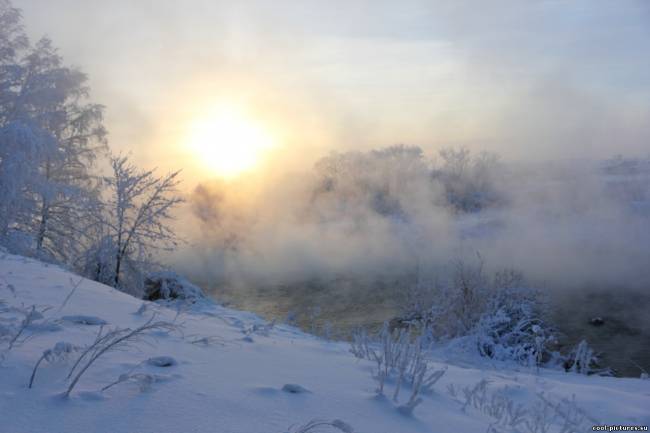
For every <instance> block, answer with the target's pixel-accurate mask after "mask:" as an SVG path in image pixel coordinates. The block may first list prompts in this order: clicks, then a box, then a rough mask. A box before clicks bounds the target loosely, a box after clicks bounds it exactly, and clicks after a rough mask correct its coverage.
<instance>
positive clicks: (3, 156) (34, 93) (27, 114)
mask: <svg viewBox="0 0 650 433" xmlns="http://www.w3.org/2000/svg"><path fill="white" fill-rule="evenodd" d="M86 81H87V78H86V76H85V75H84V74H83V73H82V72H80V71H78V70H77V69H74V68H69V67H67V66H65V65H64V64H63V60H62V58H61V56H60V55H59V54H58V53H57V50H56V49H55V48H54V47H53V46H52V43H51V41H50V40H49V39H47V38H43V39H41V40H39V41H38V42H37V43H36V44H35V45H33V46H30V44H29V42H28V40H27V38H26V37H25V35H24V33H23V29H22V23H21V16H20V11H19V10H18V9H16V8H13V7H12V6H11V3H10V2H9V1H8V0H0V132H1V134H0V139H1V140H2V141H0V179H1V180H2V186H3V188H2V191H0V194H2V195H1V196H0V197H1V198H3V199H6V200H2V202H3V205H1V206H2V209H0V231H2V234H4V236H5V237H6V235H7V234H8V231H9V229H10V228H11V229H14V231H16V232H20V233H22V234H24V235H26V236H27V237H28V238H30V239H31V244H32V245H31V248H32V249H33V250H34V252H35V253H36V254H37V255H39V256H45V257H48V258H51V259H55V260H57V261H60V262H68V263H69V262H71V261H72V260H73V259H74V258H75V257H77V256H78V255H79V254H80V250H81V248H82V246H83V243H84V240H85V238H86V236H85V234H86V228H87V227H84V226H83V225H82V224H80V223H81V222H83V221H88V220H89V219H88V218H85V217H84V215H85V214H86V213H87V212H88V211H89V210H90V209H93V208H96V204H97V200H96V199H97V195H98V191H97V186H98V182H97V180H96V179H95V178H94V177H93V176H92V175H91V173H90V170H91V168H92V165H93V161H94V160H95V158H96V157H97V155H98V152H99V151H100V150H101V149H103V148H104V146H105V135H106V130H105V129H104V127H103V125H102V111H103V108H102V107H101V106H100V105H96V104H91V103H89V102H88V101H87V99H88V87H87V86H86Z"/></svg>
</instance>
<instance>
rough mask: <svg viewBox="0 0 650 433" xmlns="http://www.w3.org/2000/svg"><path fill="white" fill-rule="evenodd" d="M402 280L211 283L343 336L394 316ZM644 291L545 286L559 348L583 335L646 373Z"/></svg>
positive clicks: (251, 303) (649, 332) (230, 298)
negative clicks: (548, 288)
mask: <svg viewBox="0 0 650 433" xmlns="http://www.w3.org/2000/svg"><path fill="white" fill-rule="evenodd" d="M407 284H408V283H405V282H404V281H400V280H395V281H385V280H384V281H366V282H363V281H359V280H349V279H343V278H341V279H337V280H334V281H328V282H319V281H312V282H308V283H301V284H294V285H276V286H269V287H263V288H256V289H254V290H251V289H243V288H238V289H234V288H225V287H222V288H215V289H214V290H213V295H214V297H215V298H217V299H218V300H219V301H220V302H225V303H228V304H230V305H232V306H233V307H235V308H240V309H245V310H249V311H254V312H256V313H258V314H260V315H262V316H264V317H266V318H267V319H277V320H280V321H283V320H285V318H286V317H287V316H288V315H289V314H290V313H293V314H292V315H294V316H295V317H296V322H297V324H298V325H299V326H301V327H302V328H304V329H306V330H308V331H316V332H320V333H322V332H324V330H325V329H326V328H328V329H329V328H330V327H331V329H332V332H331V334H330V335H332V336H334V337H342V338H343V337H345V336H346V335H348V334H349V331H350V330H352V329H354V328H355V327H359V326H364V327H373V328H374V327H378V326H379V325H381V324H382V323H383V322H384V321H387V320H390V319H391V318H393V317H395V316H396V315H398V314H399V312H400V308H399V305H400V299H399V297H398V296H397V297H396V295H395V294H396V293H405V292H406V287H400V286H406V285H407ZM204 287H205V286H204ZM648 292H649V291H646V292H644V291H639V290H636V291H633V290H622V289H620V288H619V289H583V290H570V291H568V290H567V291H560V290H553V291H551V295H550V296H549V304H550V311H551V320H552V322H553V323H554V324H555V325H556V326H557V327H558V328H559V330H560V332H561V334H562V337H561V338H560V342H561V343H562V346H563V350H569V349H570V348H571V347H573V346H574V345H575V344H577V343H578V342H579V341H580V340H583V339H585V340H587V342H588V343H589V345H590V346H591V347H592V348H593V349H594V350H595V351H596V352H598V353H599V354H600V358H601V361H602V362H601V363H602V365H603V366H605V367H610V368H612V369H613V370H614V371H615V374H616V375H617V376H626V377H639V375H640V374H641V372H642V370H641V369H640V368H639V366H640V367H641V368H643V369H644V370H646V371H649V372H650V314H649V311H650V293H648ZM315 307H317V310H314V308H315ZM596 317H600V318H602V319H603V324H602V325H601V326H594V325H592V324H591V320H592V319H593V318H596ZM326 324H327V325H326ZM328 332H329V331H328ZM637 364H638V365H639V366H637Z"/></svg>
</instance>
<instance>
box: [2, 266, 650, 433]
mask: <svg viewBox="0 0 650 433" xmlns="http://www.w3.org/2000/svg"><path fill="white" fill-rule="evenodd" d="M78 281H80V279H79V277H77V276H74V275H72V274H70V273H68V272H66V271H64V270H62V269H60V268H58V267H54V266H48V265H45V264H42V263H39V262H36V261H33V260H28V259H25V258H22V257H18V256H11V255H3V256H1V257H0V300H2V301H4V305H0V327H3V329H5V330H10V329H15V328H16V327H17V326H18V325H19V321H20V320H22V317H23V316H21V313H20V312H19V310H21V309H23V310H24V309H25V308H27V309H29V308H30V307H31V305H36V307H37V309H40V310H42V309H44V308H45V307H51V308H50V309H48V310H47V311H45V312H44V313H43V315H44V318H43V319H41V320H38V321H37V322H35V323H36V324H35V325H32V327H31V329H28V330H27V331H28V332H27V334H30V335H31V334H33V337H32V338H30V339H28V340H27V341H25V342H23V343H22V344H19V345H17V346H14V347H13V348H12V349H11V350H10V351H7V350H6V348H7V342H6V339H5V340H3V341H2V342H0V350H3V351H4V360H3V361H2V362H1V363H0V417H1V418H0V432H1V433H28V432H29V433H31V432H34V433H36V432H39V433H45V432H47V433H57V432H61V433H64V432H65V433H88V432H106V433H109V432H110V433H122V432H124V433H136V432H138V433H150V432H151V433H153V432H156V433H181V432H183V433H184V432H188V433H189V432H229V433H230V432H232V433H236V432H237V433H240V432H241V433H244V432H245V433H263V432H269V433H280V432H286V431H287V429H288V428H289V427H290V426H291V425H294V424H303V423H305V422H307V421H309V420H310V419H314V418H319V419H329V420H332V419H341V420H344V421H345V422H347V423H348V424H350V425H351V426H352V427H354V431H356V432H367V433H407V432H482V431H486V430H487V428H488V426H489V425H490V424H491V422H493V420H492V419H491V418H490V417H489V416H488V415H486V414H485V413H483V412H481V411H480V410H478V409H476V408H473V407H468V408H466V410H465V411H463V410H462V408H461V403H459V401H458V400H461V401H462V397H461V396H460V395H456V397H455V398H454V397H453V396H452V393H450V387H449V385H453V386H454V387H455V388H456V389H457V390H459V389H461V388H463V387H471V386H474V385H475V384H477V383H478V382H479V381H480V380H481V379H488V380H489V381H490V384H489V389H491V390H497V389H501V388H503V387H505V386H507V387H508V388H507V389H506V390H505V391H504V392H505V394H506V395H508V396H510V397H511V398H513V399H514V400H516V401H517V402H521V403H524V404H533V402H534V401H535V400H536V398H537V397H536V396H537V395H538V394H539V393H540V392H543V393H544V395H545V396H546V398H547V399H548V400H550V401H560V399H561V398H563V397H567V398H571V396H575V400H576V402H577V405H578V406H580V407H581V408H582V409H584V410H585V411H586V412H587V413H589V414H590V416H591V417H593V418H594V419H596V420H598V421H600V422H602V423H608V424H612V423H617V424H634V425H648V424H650V381H648V380H640V379H615V378H602V377H583V376H578V375H573V374H565V373H563V372H557V371H541V372H539V373H535V372H534V371H528V370H521V371H515V370H512V369H504V368H499V369H494V368H492V369H487V368H482V369H479V368H468V367H460V366H454V365H449V366H448V371H447V374H446V375H445V376H444V377H443V378H442V379H441V380H440V382H438V383H437V384H436V386H435V390H436V393H434V394H432V395H427V396H424V402H423V403H422V404H421V405H420V406H418V407H417V408H416V409H415V412H414V414H413V416H410V417H409V416H405V415H402V414H400V413H399V412H398V411H397V410H396V409H395V407H394V405H393V403H392V402H391V401H389V400H387V399H384V400H382V399H378V398H376V397H375V396H374V392H373V390H374V389H375V383H374V382H373V380H372V379H371V376H370V368H371V363H370V362H367V361H363V360H358V359H356V358H354V357H353V356H352V355H351V354H350V353H349V351H348V345H347V344H345V343H333V342H325V341H322V340H319V339H316V338H314V337H311V336H309V335H306V334H304V333H302V332H300V331H298V330H296V329H295V328H291V327H288V326H284V325H280V326H275V327H274V328H273V329H272V330H271V331H270V333H269V335H268V336H264V335H259V333H258V334H254V335H253V336H252V341H246V339H244V338H243V337H244V334H243V332H242V330H243V329H245V328H247V327H250V326H251V325H253V324H263V323H264V322H263V321H262V320H261V319H259V318H258V317H257V316H255V315H253V314H250V313H246V312H239V311H234V310H230V309H227V308H223V307H221V306H218V305H216V304H212V303H209V302H205V303H202V304H201V305H198V306H194V307H193V308H192V309H191V310H190V311H186V312H183V313H181V314H180V315H178V317H176V315H177V311H175V310H174V308H167V307H165V306H163V305H159V304H152V303H147V304H148V306H147V308H146V310H145V312H144V313H142V314H137V311H138V310H139V309H140V307H141V305H142V304H143V302H142V301H140V300H138V299H135V298H132V297H130V296H128V295H126V294H123V293H120V292H118V291H116V290H114V289H111V288H109V287H106V286H103V285H100V284H97V283H94V282H91V281H86V280H83V281H82V282H81V284H80V285H79V287H78V289H77V290H76V291H75V292H74V293H73V295H72V296H71V297H70V299H69V300H68V302H67V303H66V304H65V305H64V306H63V307H61V306H62V305H63V304H64V300H65V299H66V297H67V296H68V294H69V293H70V291H71V289H72V288H73V286H74V285H75V283H76V282H78ZM152 312H156V313H157V314H158V319H166V320H170V321H172V320H174V319H175V317H176V319H175V320H176V323H178V324H182V329H181V330H180V331H179V332H172V333H169V334H168V333H164V332H158V333H157V335H156V336H155V340H153V339H151V340H149V343H150V344H145V342H141V343H140V344H138V347H137V348H135V347H134V348H132V349H131V350H125V351H119V352H112V353H109V354H107V355H106V356H105V357H102V358H100V359H99V360H98V361H97V362H96V364H94V365H93V366H92V367H90V369H89V370H88V372H87V373H86V375H85V376H83V377H82V378H81V380H80V382H79V385H78V386H77V388H75V390H74V391H73V392H72V394H71V396H70V398H68V399H65V398H62V397H61V393H62V392H63V391H64V390H65V389H66V387H67V384H68V381H66V375H67V372H68V371H69V370H70V367H71V366H72V363H73V362H74V358H72V359H69V360H64V361H61V362H58V363H48V362H44V363H42V365H41V367H40V368H39V370H38V373H37V376H36V380H35V384H34V387H33V388H32V389H28V388H27V383H28V381H29V377H30V374H31V371H32V367H33V366H34V364H35V363H36V361H37V360H38V358H39V357H40V356H41V354H42V352H43V351H44V350H46V349H48V348H50V347H52V346H53V345H54V344H55V343H57V342H59V341H66V342H70V343H73V344H76V345H79V346H83V345H87V344H89V343H91V342H92V341H93V340H94V338H95V335H96V334H97V332H98V326H97V325H91V324H83V323H75V322H74V321H70V320H62V319H61V318H62V317H65V316H74V315H85V316H96V317H97V318H101V319H103V320H105V321H106V322H108V327H111V326H119V327H132V328H134V327H138V326H140V325H142V324H143V323H145V322H146V321H147V320H148V318H149V317H150V316H151V314H152ZM44 323H45V325H44ZM57 325H58V326H57ZM203 337H209V338H208V339H207V343H208V344H200V343H194V344H193V343H192V341H196V340H198V339H200V338H203ZM153 356H172V357H173V358H174V359H175V360H176V361H177V362H178V363H177V365H174V366H171V367H156V366H152V365H149V364H146V363H144V364H143V363H142V362H143V361H144V360H146V359H148V358H150V357H153ZM434 364H439V365H440V366H442V362H440V363H434ZM128 371H133V372H140V373H149V374H151V375H157V378H158V380H157V381H156V382H155V383H152V384H150V386H148V387H146V389H141V386H140V385H141V384H137V383H122V384H118V385H115V386H113V387H111V388H109V389H108V390H106V391H104V392H100V390H101V388H103V387H104V386H106V385H107V384H110V383H111V382H114V381H115V380H117V378H118V377H119V376H120V374H123V373H126V372H128ZM285 384H299V385H301V386H302V387H304V388H306V389H308V390H309V391H310V392H309V393H298V394H293V393H288V392H285V391H283V390H282V387H283V385H285ZM390 386H391V385H389V391H390ZM461 394H462V393H461ZM389 395H390V393H389ZM590 424H591V422H590ZM499 431H508V430H507V429H506V428H502V429H499Z"/></svg>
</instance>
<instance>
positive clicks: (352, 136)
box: [15, 0, 650, 183]
mask: <svg viewBox="0 0 650 433" xmlns="http://www.w3.org/2000/svg"><path fill="white" fill-rule="evenodd" d="M15 5H16V6H18V7H20V8H21V9H23V15H24V20H25V24H26V27H27V31H28V33H29V34H30V36H31V37H32V38H33V39H36V38H37V37H40V36H42V35H48V36H49V37H51V38H52V39H53V40H54V42H55V45H57V46H58V47H59V48H60V52H61V54H62V55H63V56H64V58H65V59H66V61H67V62H68V63H70V64H72V65H75V66H78V67H80V68H81V69H82V70H83V71H85V72H87V73H88V74H89V82H90V86H91V88H92V97H93V100H94V101H96V102H99V103H102V104H104V105H106V107H107V109H106V124H107V127H108V129H109V132H110V137H109V139H110V144H111V146H112V147H113V148H114V149H116V150H117V151H124V152H131V153H132V155H133V156H134V158H136V159H137V160H138V161H140V162H141V163H143V164H145V165H150V166H158V167H160V168H164V169H172V168H183V169H184V176H185V177H186V178H187V179H189V180H190V183H193V182H195V181H196V182H198V181H201V180H203V179H205V178H208V177H211V176H218V175H220V174H223V173H220V172H219V170H217V169H216V168H215V166H214V165H213V166H210V165H209V164H206V163H205V160H206V159H209V158H207V157H206V155H207V154H208V153H209V152H208V150H207V146H211V144H210V145H204V144H201V145H200V146H198V147H197V146H193V145H192V143H191V142H192V140H193V139H192V134H193V131H194V130H195V129H196V125H197V124H203V123H206V122H208V123H209V122H210V120H211V117H210V116H212V114H211V113H214V112H216V111H219V110H221V111H224V110H225V111H229V112H234V113H238V114H237V115H238V116H239V117H240V118H242V119H244V123H246V122H248V123H250V124H251V125H254V128H257V129H256V130H263V131H265V132H264V133H265V134H267V135H268V136H269V137H272V138H273V146H272V147H273V148H272V149H271V150H268V149H266V150H264V151H263V152H262V151H260V152H259V153H260V155H261V156H259V155H258V156H259V159H260V160H259V161H256V164H257V165H258V166H260V167H261V166H264V167H267V168H268V169H271V167H272V168H274V169H276V170H277V169H278V167H281V168H282V169H288V168H290V167H292V166H294V165H295V166H300V165H301V164H304V163H306V162H307V163H310V162H313V161H314V160H316V159H317V158H319V157H321V156H323V155H324V154H327V153H328V152H329V151H331V150H365V149H369V148H376V147H382V146H388V145H391V144H395V143H407V144H413V145H419V146H422V147H423V148H424V149H425V150H426V151H430V152H433V151H435V149H436V148H439V147H441V146H467V147H469V148H472V149H477V150H488V151H494V152H498V153H500V154H501V155H502V156H504V157H505V158H509V159H515V160H521V159H524V160H527V159H540V158H541V159H566V158H580V157H588V158H603V157H609V156H612V155H614V154H619V153H623V154H632V155H647V154H648V153H650V3H648V2H647V1H643V0H639V1H634V0H621V1H614V0H611V1H602V0H575V1H554V0H531V1H514V0H513V1H506V0H504V1H498V0H495V1H481V2H478V1H472V2H470V1H458V0H429V1H416V0H412V1H399V2H394V1H383V0H376V1H361V0H359V1H339V0H334V1H307V0H305V1H287V0H278V1H219V0H188V1H183V2H181V1H171V0H156V1H154V0H138V1H132V0H112V1H110V2H107V1H104V0H85V1H80V0H76V1H75V0H16V1H15ZM202 122H203V123H202ZM194 132H195V131H194ZM206 134H208V135H210V134H211V137H210V138H211V139H212V140H216V141H228V142H229V143H228V144H226V145H224V146H230V147H231V148H232V147H233V146H234V147H237V145H238V143H237V137H234V142H235V144H234V145H231V144H230V143H232V142H233V137H232V135H233V134H234V135H235V136H236V135H237V134H239V132H238V130H235V131H234V132H232V133H231V135H228V136H223V134H222V135H221V136H220V132H219V131H214V130H210V131H208V132H207V133H206ZM246 134H249V135H250V131H245V132H244V133H243V135H246ZM240 135H241V134H240ZM201 146H204V147H201ZM219 149H222V147H219ZM215 152H216V154H215V155H213V156H214V157H216V158H219V157H223V158H228V157H231V156H232V154H231V153H229V152H232V151H218V152H217V151H215ZM219 152H222V153H219ZM256 152H257V151H256ZM262 154H263V155H262Z"/></svg>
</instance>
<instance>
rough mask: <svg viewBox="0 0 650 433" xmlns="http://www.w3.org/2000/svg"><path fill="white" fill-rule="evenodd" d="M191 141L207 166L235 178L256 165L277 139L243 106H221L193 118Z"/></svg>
mask: <svg viewBox="0 0 650 433" xmlns="http://www.w3.org/2000/svg"><path fill="white" fill-rule="evenodd" d="M187 143H188V146H189V148H190V150H191V151H192V152H193V153H194V154H195V157H197V158H198V159H199V161H200V162H201V164H202V165H203V166H204V167H205V168H206V169H208V170H210V171H211V172H213V173H215V174H218V175H220V176H222V177H226V178H232V177H236V176H238V175H240V174H242V173H244V172H247V171H250V170H252V169H253V168H255V166H256V165H258V163H259V162H260V160H261V159H262V158H263V156H264V154H265V153H266V152H267V151H268V150H269V149H270V148H272V147H273V146H274V139H273V136H272V135H271V133H270V132H269V131H268V129H266V128H265V127H264V125H263V124H262V123H261V122H259V121H256V120H254V118H252V117H249V116H247V115H246V113H244V112H242V111H241V110H238V109H235V108H232V107H220V108H217V109H213V110H210V111H209V113H207V114H205V115H204V116H202V117H201V118H198V119H196V120H195V121H193V122H191V124H190V128H189V137H188V140H187Z"/></svg>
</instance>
